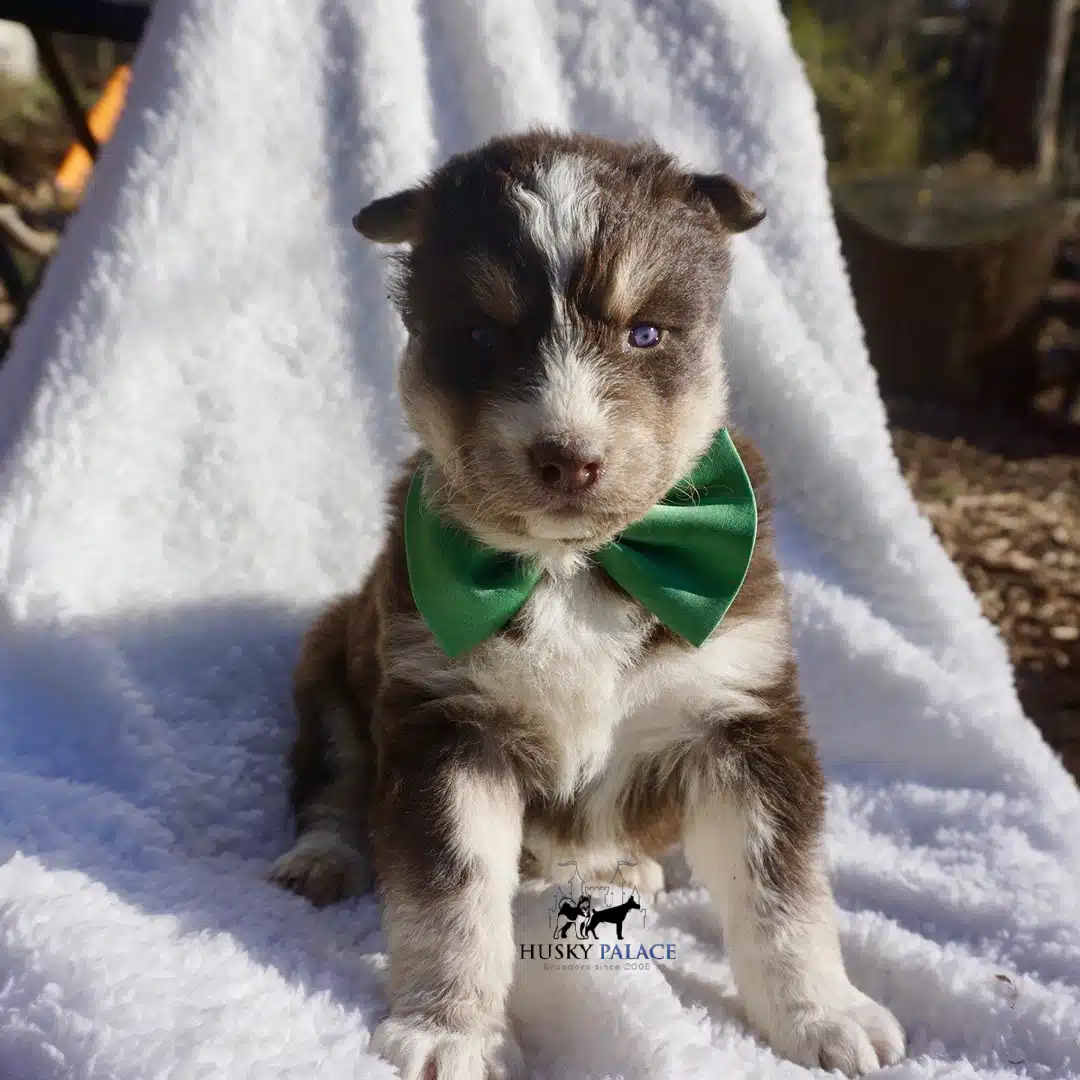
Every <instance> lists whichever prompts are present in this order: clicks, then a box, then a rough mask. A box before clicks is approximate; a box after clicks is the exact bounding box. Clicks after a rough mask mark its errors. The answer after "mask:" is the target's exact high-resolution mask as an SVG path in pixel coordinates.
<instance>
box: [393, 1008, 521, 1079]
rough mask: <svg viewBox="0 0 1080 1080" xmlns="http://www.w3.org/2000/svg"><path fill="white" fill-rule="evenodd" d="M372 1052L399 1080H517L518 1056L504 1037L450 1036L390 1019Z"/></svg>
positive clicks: (412, 1020) (421, 1023)
mask: <svg viewBox="0 0 1080 1080" xmlns="http://www.w3.org/2000/svg"><path fill="white" fill-rule="evenodd" d="M371 1047H372V1050H374V1051H375V1053H377V1054H378V1055H379V1056H380V1057H382V1058H383V1059H384V1060H386V1061H388V1062H389V1063H390V1064H391V1065H394V1066H396V1067H397V1069H398V1071H399V1073H400V1074H401V1080H519V1078H520V1077H523V1076H524V1075H525V1063H524V1061H523V1060H522V1057H521V1050H520V1049H519V1048H518V1045H517V1043H516V1042H515V1041H514V1039H513V1038H512V1036H511V1035H510V1034H509V1033H508V1032H506V1031H495V1032H465V1031H449V1030H448V1029H446V1028H443V1027H439V1026H438V1025H436V1024H431V1023H428V1022H427V1021H425V1020H423V1019H421V1018H419V1017H402V1018H398V1017H395V1016H391V1017H389V1018H388V1019H386V1020H384V1021H383V1022H382V1023H381V1024H380V1025H379V1027H378V1029H377V1030H376V1032H375V1034H374V1036H373V1037H372V1040H371Z"/></svg>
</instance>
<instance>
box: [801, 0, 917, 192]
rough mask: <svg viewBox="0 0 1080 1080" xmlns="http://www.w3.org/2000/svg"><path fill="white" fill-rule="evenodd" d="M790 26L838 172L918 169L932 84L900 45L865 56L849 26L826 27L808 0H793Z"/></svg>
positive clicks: (893, 44)
mask: <svg viewBox="0 0 1080 1080" xmlns="http://www.w3.org/2000/svg"><path fill="white" fill-rule="evenodd" d="M789 21H790V27H791V39H792V43H793V44H794V47H795V51H796V52H797V53H798V54H799V56H800V58H801V59H802V62H803V65H804V66H805V68H806V74H807V77H808V79H809V81H810V85H811V87H812V88H813V90H814V93H815V95H816V96H817V105H818V112H819V114H820V117H821V126H822V131H823V134H824V137H825V152H826V155H827V156H828V159H829V164H830V166H832V167H833V168H834V171H838V172H844V173H847V172H854V171H858V172H866V171H873V172H878V171H881V172H885V171H892V170H902V169H910V168H914V167H916V166H917V165H918V164H919V162H920V151H921V147H922V144H923V129H924V126H925V124H926V117H927V112H928V99H929V90H930V86H931V83H932V79H931V78H929V77H927V76H922V75H918V74H914V73H912V72H911V71H910V70H909V68H908V65H907V58H906V57H905V55H904V49H903V47H902V46H901V45H900V44H898V43H896V42H892V43H890V44H888V45H886V47H885V48H884V50H883V52H882V54H881V55H880V56H879V57H876V58H873V59H871V58H869V57H866V56H863V55H860V53H859V51H858V50H857V49H856V47H855V45H854V43H853V41H852V38H851V34H850V32H849V31H848V29H847V27H845V26H844V25H843V24H842V23H832V24H829V23H826V22H825V21H824V20H823V19H822V18H821V17H820V16H819V15H818V14H817V13H816V12H815V11H814V10H813V8H812V7H811V5H810V3H809V0H793V2H792V3H791V5H790V8H789Z"/></svg>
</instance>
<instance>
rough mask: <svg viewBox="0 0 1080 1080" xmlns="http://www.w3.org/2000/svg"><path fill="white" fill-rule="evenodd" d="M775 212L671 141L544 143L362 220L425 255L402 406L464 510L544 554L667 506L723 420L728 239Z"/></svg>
mask: <svg viewBox="0 0 1080 1080" xmlns="http://www.w3.org/2000/svg"><path fill="white" fill-rule="evenodd" d="M763 216H764V211H763V210H762V209H761V207H760V204H758V202H757V200H756V199H755V198H754V197H753V195H751V194H750V193H749V192H747V191H746V190H745V189H744V188H742V187H740V186H739V185H738V184H736V183H735V182H734V181H732V180H730V179H729V178H727V177H724V176H694V175H690V174H687V173H684V172H683V171H681V170H680V169H679V168H678V167H677V166H676V164H675V163H674V162H673V160H672V159H671V158H670V157H669V156H668V155H666V154H665V153H663V152H662V151H660V150H659V149H657V148H655V147H653V146H631V147H626V146H621V145H619V144H615V143H610V142H607V141H605V140H600V139H593V138H587V137H581V136H574V137H571V136H558V135H552V134H546V133H538V134H531V135H526V136H519V137H514V138H506V139H500V140H496V141H494V142H491V143H488V144H487V145H485V146H482V147H481V148H479V149H478V150H475V151H473V152H471V153H469V154H464V155H460V156H458V157H456V158H453V159H451V160H450V161H449V162H448V163H447V164H446V165H445V166H444V167H443V168H442V169H440V170H439V171H438V172H436V173H435V174H434V175H433V176H432V178H431V179H430V180H429V181H428V183H426V184H425V185H424V186H423V187H420V188H417V189H413V190H410V191H405V192H401V193H399V194H398V195H394V196H390V197H388V198H386V199H380V200H378V201H376V202H374V203H372V204H371V205H370V206H368V207H367V208H366V209H365V210H363V211H361V213H360V214H358V215H357V217H356V219H355V221H354V223H355V225H356V227H357V229H358V230H359V231H360V232H361V233H363V234H364V235H366V236H368V237H369V238H371V239H375V240H379V241H382V242H388V243H401V242H404V243H407V244H409V245H410V247H409V250H408V251H407V253H406V254H404V255H403V256H402V257H401V260H400V274H399V276H398V279H397V282H396V291H395V299H396V301H397V303H398V307H399V309H400V311H401V314H402V317H403V319H404V321H405V325H406V328H407V330H408V333H409V341H408V345H407V347H406V350H405V354H404V357H403V360H402V364H401V369H400V376H399V378H400V388H401V396H402V401H403V404H404V407H405V411H406V414H407V416H408V418H409V421H410V423H411V425H412V427H413V429H414V430H415V431H416V433H417V434H418V435H419V436H420V438H421V440H422V442H423V443H424V445H425V447H426V449H427V450H428V451H429V452H430V453H431V455H432V457H433V459H434V461H435V463H436V465H437V467H438V470H439V473H440V475H439V477H438V480H439V482H440V483H441V484H442V487H441V496H442V497H443V498H444V499H445V502H446V505H447V507H448V509H449V510H450V512H451V513H452V514H453V515H454V516H455V517H456V518H457V519H458V520H459V521H461V522H462V523H463V524H465V525H466V526H467V527H468V528H470V529H471V530H472V531H473V532H474V533H475V534H477V535H479V536H480V537H481V538H483V539H484V540H486V541H487V542H488V543H490V544H493V545H494V546H496V547H499V548H501V549H503V550H508V551H519V552H533V553H543V552H550V551H551V550H552V549H553V548H555V549H559V548H563V549H568V550H576V549H580V550H587V549H589V548H590V547H596V546H599V545H601V544H603V543H605V542H606V541H607V540H608V539H609V538H610V537H611V536H613V535H614V534H616V533H618V532H619V531H620V530H621V529H623V528H625V527H626V526H627V525H628V524H629V523H630V522H632V521H634V520H636V519H637V518H639V517H641V516H642V515H643V514H645V513H646V512H647V511H648V510H649V508H650V507H651V506H653V505H654V504H655V503H656V502H657V501H659V500H660V499H661V498H663V496H664V495H665V494H666V493H667V491H668V490H669V489H670V488H671V487H672V486H673V485H674V484H676V483H677V482H678V481H679V480H680V478H681V477H682V476H683V475H684V474H685V473H686V471H687V470H688V469H689V468H690V466H691V465H692V463H693V462H694V460H695V459H696V458H697V456H698V455H699V454H700V453H701V452H702V451H703V450H704V449H705V448H706V447H707V446H708V445H709V443H710V441H711V437H712V434H713V432H714V431H715V430H716V429H717V428H718V427H720V426H722V425H723V424H724V422H725V384H724V376H723V369H722V363H721V357H720V348H719V313H720V306H721V303H722V300H723V297H724V292H725V290H726V288H727V285H728V280H729V276H730V259H729V253H728V238H729V236H730V234H731V233H733V232H740V231H743V230H745V229H747V228H750V227H752V226H753V225H755V224H757V222H758V221H760V220H761V218H762V217H763Z"/></svg>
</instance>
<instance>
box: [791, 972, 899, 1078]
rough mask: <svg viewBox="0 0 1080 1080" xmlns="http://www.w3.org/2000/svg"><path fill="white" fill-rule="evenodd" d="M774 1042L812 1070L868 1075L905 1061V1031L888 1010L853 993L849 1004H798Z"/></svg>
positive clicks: (860, 994)
mask: <svg viewBox="0 0 1080 1080" xmlns="http://www.w3.org/2000/svg"><path fill="white" fill-rule="evenodd" d="M770 1041H771V1042H772V1044H773V1048H774V1049H775V1050H776V1051H777V1052H778V1053H780V1054H782V1055H783V1056H784V1057H787V1058H790V1059H791V1060H792V1061H795V1062H797V1063H798V1064H800V1065H805V1066H807V1067H809V1068H815V1067H820V1068H823V1069H828V1070H830V1071H831V1070H833V1069H839V1070H840V1072H842V1073H843V1074H844V1075H845V1076H864V1075H865V1074H866V1073H869V1072H873V1071H874V1070H876V1069H879V1068H882V1067H883V1066H885V1065H895V1064H896V1063H897V1062H898V1061H900V1059H901V1058H902V1057H903V1056H904V1043H905V1039H904V1030H903V1028H901V1027H900V1025H899V1023H898V1022H897V1020H896V1017H894V1016H893V1014H892V1013H891V1012H889V1010H888V1009H886V1008H884V1007H883V1006H881V1005H879V1004H878V1003H877V1002H876V1001H873V1000H872V999H871V998H868V997H867V996H866V995H865V994H862V993H860V992H859V991H858V990H855V989H854V988H852V990H851V996H850V999H849V1000H847V1001H845V1003H844V1004H843V1005H840V1006H835V1005H818V1004H802V1005H793V1006H792V1007H791V1008H790V1009H789V1010H788V1011H787V1013H786V1015H785V1016H784V1018H783V1019H782V1020H781V1021H780V1022H779V1023H778V1024H777V1027H776V1030H774V1032H773V1033H772V1038H771V1039H770Z"/></svg>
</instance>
